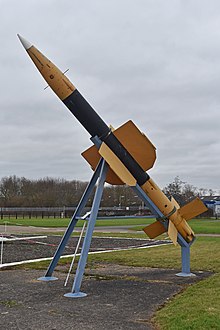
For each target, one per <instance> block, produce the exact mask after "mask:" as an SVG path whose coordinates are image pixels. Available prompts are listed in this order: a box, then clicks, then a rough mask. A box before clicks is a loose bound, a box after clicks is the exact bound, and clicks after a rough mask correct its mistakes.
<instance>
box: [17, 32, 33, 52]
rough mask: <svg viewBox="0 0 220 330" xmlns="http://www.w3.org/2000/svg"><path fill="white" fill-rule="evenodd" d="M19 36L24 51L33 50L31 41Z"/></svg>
mask: <svg viewBox="0 0 220 330" xmlns="http://www.w3.org/2000/svg"><path fill="white" fill-rule="evenodd" d="M17 36H18V38H19V40H20V42H21V43H22V45H23V46H24V49H26V50H28V49H29V48H31V46H33V44H31V43H30V42H29V41H27V40H26V39H24V38H23V37H22V36H20V34H17Z"/></svg>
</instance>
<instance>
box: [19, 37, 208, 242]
mask: <svg viewBox="0 0 220 330" xmlns="http://www.w3.org/2000/svg"><path fill="white" fill-rule="evenodd" d="M18 38H19V39H20V41H21V43H22V45H23V46H24V48H25V50H26V51H27V53H28V55H29V56H30V58H31V59H32V61H33V62H34V64H35V65H36V67H37V69H38V70H39V72H40V73H41V75H42V76H43V78H44V79H45V80H46V82H47V84H48V86H50V87H51V89H52V90H53V91H54V93H55V94H56V95H57V96H58V97H59V99H60V100H61V101H62V102H63V103H64V104H65V105H66V107H67V108H68V109H69V110H70V112H71V113H72V114H73V115H74V116H75V117H76V118H77V120H78V121H79V122H80V123H81V124H82V126H83V127H84V128H85V129H86V130H87V132H88V133H89V134H90V135H91V140H92V141H93V139H95V138H98V140H99V141H101V143H100V145H99V146H97V145H94V146H93V147H90V148H89V149H87V150H86V151H85V152H83V153H82V155H83V157H84V158H85V159H86V160H87V161H88V162H89V164H90V165H91V167H92V168H93V169H95V167H96V166H97V164H98V162H99V159H100V158H101V157H102V158H104V159H105V161H106V162H107V163H108V165H109V171H108V174H107V179H106V181H107V182H109V183H111V184H127V185H129V186H131V187H132V186H136V185H137V184H138V185H139V186H140V187H141V189H142V190H143V191H144V192H145V193H146V194H147V196H148V197H149V198H150V200H151V201H152V202H153V203H154V204H155V205H156V206H157V208H158V209H159V210H160V211H161V213H162V214H163V218H164V219H165V220H168V229H166V228H165V226H164V225H163V224H162V223H161V221H158V220H156V222H154V223H153V224H151V225H148V226H146V227H145V228H144V229H143V230H144V232H145V233H146V234H147V235H148V236H149V237H150V238H155V237H157V236H159V235H160V234H162V233H164V232H166V231H168V235H169V237H170V239H171V240H172V241H173V243H174V244H175V245H176V244H177V235H178V232H179V233H180V234H181V235H182V237H183V238H184V239H185V240H186V241H187V242H189V243H190V242H192V241H193V239H194V232H193V231H192V229H191V228H190V226H189V225H188V223H187V221H188V220H190V219H192V218H193V217H195V216H197V215H199V214H201V213H203V212H205V211H206V210H207V208H206V207H205V205H204V204H203V203H202V201H201V200H200V199H199V198H196V199H195V200H193V201H192V202H190V203H188V204H186V205H184V206H183V207H180V206H179V204H178V203H177V202H176V201H175V199H174V198H171V199H169V198H168V197H167V196H166V195H165V194H164V193H163V191H162V190H161V189H160V188H159V187H158V186H157V185H156V183H155V182H154V181H153V179H152V178H151V177H150V176H149V174H148V173H147V172H146V171H147V170H148V169H150V168H151V167H152V166H153V165H154V162H155V160H156V152H155V149H156V148H155V147H154V145H153V144H152V143H151V141H150V140H149V139H148V138H147V137H146V136H145V135H144V134H143V133H142V132H140V131H139V129H138V128H137V127H136V126H135V124H134V123H133V122H132V121H128V122H127V123H125V124H124V125H122V126H121V127H119V128H118V129H116V130H114V129H113V128H112V127H109V126H108V125H107V124H106V123H105V122H104V121H103V119H102V118H101V117H100V116H99V115H98V114H97V112H96V111H95V110H94V109H93V108H92V107H91V105H90V104H89V103H88V102H87V101H86V100H85V98H84V97H83V96H82V95H81V94H80V92H79V91H78V90H77V88H76V87H75V86H74V85H73V84H72V83H71V82H70V80H69V79H68V78H67V77H66V76H65V74H64V73H63V72H62V71H60V70H59V69H58V68H57V67H56V66H55V65H54V64H53V63H52V62H51V61H50V60H49V59H48V58H47V57H46V56H44V55H43V54H42V53H41V52H40V51H39V50H38V49H37V48H36V47H35V46H34V45H33V44H31V43H30V42H29V41H27V40H26V39H24V38H23V37H21V36H20V35H18Z"/></svg>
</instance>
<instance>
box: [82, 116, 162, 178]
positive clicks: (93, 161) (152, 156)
mask: <svg viewBox="0 0 220 330" xmlns="http://www.w3.org/2000/svg"><path fill="white" fill-rule="evenodd" d="M110 127H111V126H110ZM111 130H112V131H113V134H114V135H115V136H116V137H117V139H118V140H119V141H120V142H121V143H122V144H123V146H124V147H125V149H126V150H127V151H128V152H129V153H130V154H131V156H132V157H133V158H134V159H135V160H136V161H137V163H138V164H139V165H140V166H141V167H142V168H143V170H144V171H147V170H148V169H150V168H151V167H152V166H153V165H154V162H155V160H156V148H155V147H154V145H153V144H152V143H151V141H150V140H149V139H148V138H147V137H146V136H145V135H144V134H143V133H142V132H141V131H140V130H139V129H138V128H137V126H135V124H134V123H133V122H132V121H131V120H129V121H128V122H126V123H125V124H123V125H122V126H120V127H119V128H117V129H115V130H114V128H112V127H111ZM82 156H83V157H84V158H85V159H86V161H87V162H88V163H89V164H90V165H91V167H92V169H93V170H95V168H96V166H97V165H98V162H99V160H100V154H99V153H98V149H97V148H96V146H92V147H90V148H88V149H87V150H85V151H84V152H83V153H82ZM106 182H108V183H110V184H115V185H121V184H124V182H122V180H121V179H120V178H119V177H118V176H117V175H116V174H115V173H114V172H113V170H111V169H109V170H108V172H107V177H106Z"/></svg>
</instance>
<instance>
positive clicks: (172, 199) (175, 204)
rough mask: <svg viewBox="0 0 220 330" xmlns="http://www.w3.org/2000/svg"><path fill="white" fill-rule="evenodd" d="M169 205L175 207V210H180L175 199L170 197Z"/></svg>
mask: <svg viewBox="0 0 220 330" xmlns="http://www.w3.org/2000/svg"><path fill="white" fill-rule="evenodd" d="M170 201H171V203H173V205H174V206H175V208H176V209H177V210H178V209H179V208H180V206H179V204H178V203H177V201H176V200H175V198H174V197H173V196H172V197H171V200H170Z"/></svg>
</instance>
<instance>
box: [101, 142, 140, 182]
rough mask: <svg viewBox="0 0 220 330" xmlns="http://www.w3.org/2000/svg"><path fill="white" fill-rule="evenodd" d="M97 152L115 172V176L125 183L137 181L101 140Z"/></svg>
mask: <svg viewBox="0 0 220 330" xmlns="http://www.w3.org/2000/svg"><path fill="white" fill-rule="evenodd" d="M99 154H100V155H101V156H102V157H103V158H104V159H105V161H106V162H107V163H108V165H109V166H110V168H111V169H112V170H113V171H114V173H116V174H117V176H118V177H119V178H120V179H121V180H122V181H123V182H124V183H126V184H127V185H129V186H135V185H136V183H137V181H136V179H135V178H134V177H133V175H132V174H131V173H130V172H129V171H128V169H127V168H126V167H125V165H124V164H123V163H122V162H121V161H120V159H119V158H118V157H117V156H116V155H115V154H114V152H113V151H112V150H111V149H110V148H109V147H108V146H107V145H106V144H105V143H104V142H103V143H102V144H101V147H100V148H99Z"/></svg>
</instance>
